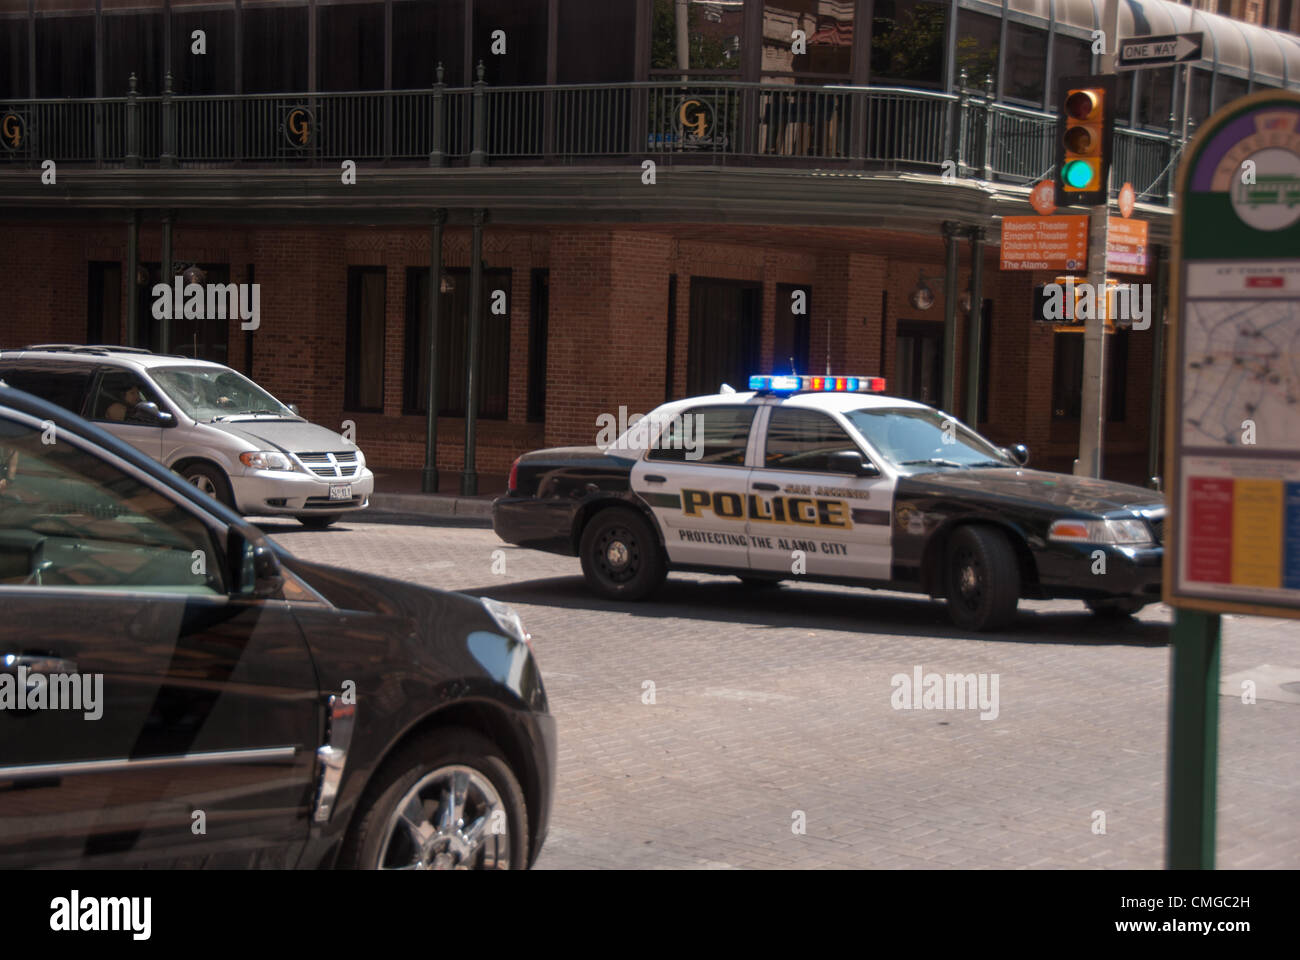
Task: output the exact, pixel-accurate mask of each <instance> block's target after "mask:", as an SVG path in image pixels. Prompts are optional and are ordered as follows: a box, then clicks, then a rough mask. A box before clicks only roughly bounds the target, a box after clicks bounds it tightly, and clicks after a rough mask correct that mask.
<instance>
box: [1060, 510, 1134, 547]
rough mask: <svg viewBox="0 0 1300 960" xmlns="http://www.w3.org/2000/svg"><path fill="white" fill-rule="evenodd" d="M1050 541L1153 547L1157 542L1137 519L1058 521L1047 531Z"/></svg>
mask: <svg viewBox="0 0 1300 960" xmlns="http://www.w3.org/2000/svg"><path fill="white" fill-rule="evenodd" d="M1047 539H1048V540H1057V541H1060V542H1063V543H1105V544H1110V545H1112V546H1117V547H1118V546H1123V547H1141V546H1152V545H1154V544H1155V540H1154V539H1152V537H1151V531H1150V529H1149V528H1148V527H1147V525H1146V524H1145V523H1143V522H1142V521H1141V520H1139V519H1137V518H1136V517H1122V518H1120V519H1117V520H1057V521H1056V522H1055V523H1053V524H1052V526H1051V528H1050V529H1049V530H1048V531H1047Z"/></svg>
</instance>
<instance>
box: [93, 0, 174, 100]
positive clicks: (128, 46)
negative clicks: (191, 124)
mask: <svg viewBox="0 0 1300 960" xmlns="http://www.w3.org/2000/svg"><path fill="white" fill-rule="evenodd" d="M102 55H103V59H104V96H106V97H124V96H126V95H127V92H128V91H129V90H130V89H131V74H133V73H134V74H135V76H136V79H137V81H138V82H139V87H138V89H139V91H140V94H141V95H142V96H146V97H153V96H157V95H158V94H160V93H162V88H163V66H164V60H165V58H166V55H165V54H164V52H163V15H162V14H161V13H120V14H115V15H113V16H108V15H107V14H106V15H105V16H104V46H103V50H102Z"/></svg>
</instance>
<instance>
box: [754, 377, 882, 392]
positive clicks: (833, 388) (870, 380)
mask: <svg viewBox="0 0 1300 960" xmlns="http://www.w3.org/2000/svg"><path fill="white" fill-rule="evenodd" d="M749 389H751V390H754V391H757V392H759V393H883V392H884V390H885V378H884V377H817V376H800V375H797V374H784V375H782V374H777V375H774V376H766V375H764V374H757V373H756V374H754V375H753V376H752V377H750V378H749Z"/></svg>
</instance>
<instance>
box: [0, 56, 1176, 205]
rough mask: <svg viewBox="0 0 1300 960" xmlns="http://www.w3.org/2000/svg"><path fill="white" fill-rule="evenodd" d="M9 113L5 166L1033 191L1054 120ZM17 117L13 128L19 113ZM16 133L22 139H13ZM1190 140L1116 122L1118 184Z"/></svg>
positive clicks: (671, 97) (759, 93)
mask: <svg viewBox="0 0 1300 960" xmlns="http://www.w3.org/2000/svg"><path fill="white" fill-rule="evenodd" d="M479 77H480V79H479V81H478V82H477V83H475V84H474V85H473V86H471V87H461V88H448V87H446V86H445V85H444V84H442V83H441V82H439V83H437V84H435V85H434V86H433V87H432V88H430V89H426V90H392V91H370V92H349V93H309V94H250V95H241V96H177V95H175V94H173V93H172V92H171V90H170V86H171V85H170V80H169V81H168V83H167V85H166V91H165V92H164V93H163V95H162V96H158V97H144V96H140V95H138V94H137V93H135V92H134V88H135V83H134V78H132V83H131V88H132V92H131V93H130V94H128V95H127V96H126V97H109V98H94V99H81V100H74V99H69V100H24V101H10V102H8V103H0V117H3V118H4V120H3V129H0V147H2V149H0V167H3V166H4V165H15V164H16V165H33V166H34V165H38V164H39V163H41V162H43V161H44V160H47V159H48V160H54V161H56V162H65V163H84V164H94V165H98V166H104V167H112V166H124V167H138V166H159V167H174V166H187V167H204V166H224V165H230V164H241V165H254V166H256V165H291V164H304V165H313V164H316V165H319V164H327V163H328V164H337V163H339V162H340V161H343V160H357V161H366V162H381V163H387V164H391V165H411V164H421V165H431V166H444V165H469V166H481V165H485V164H490V163H500V164H512V163H521V162H540V163H552V164H564V163H582V162H593V161H601V160H612V159H619V158H633V157H642V158H645V157H650V158H654V159H655V160H656V161H659V162H665V163H670V164H682V163H710V164H738V165H742V164H750V165H753V164H764V165H766V164H772V165H789V166H803V167H832V168H843V169H849V170H853V169H876V168H887V169H900V168H910V169H917V170H922V171H929V172H933V173H941V174H942V173H949V172H951V173H952V174H953V175H955V176H959V177H976V178H979V179H984V180H989V181H998V182H1004V183H1014V184H1029V183H1033V182H1035V181H1037V180H1039V179H1041V178H1043V177H1046V176H1050V175H1051V173H1052V163H1053V154H1054V147H1053V144H1054V136H1055V124H1056V120H1055V117H1054V116H1053V115H1051V114H1048V113H1043V112H1040V111H1034V110H1027V109H1024V108H1021V107H1015V106H1011V105H1008V104H1002V103H997V102H996V101H994V100H993V99H992V98H991V97H989V96H988V95H987V93H981V92H979V91H971V90H966V89H965V87H964V84H963V88H962V92H960V93H957V94H951V93H943V92H939V91H934V90H914V89H906V88H899V87H848V86H813V85H803V84H799V85H794V84H780V83H761V84H760V83H738V82H707V81H705V82H700V81H690V82H685V81H676V80H672V81H656V82H652V83H617V84H559V85H551V86H527V87H489V86H488V85H487V84H486V83H485V82H483V80H482V73H481V72H480V74H479ZM10 117H12V118H14V119H10ZM15 129H16V130H17V131H18V134H19V135H18V136H17V137H15V136H14V135H13V132H14V130H15ZM1181 145H1182V144H1181V141H1180V140H1179V139H1178V138H1177V137H1176V136H1174V135H1173V134H1169V135H1165V134H1153V133H1149V132H1145V131H1137V130H1128V129H1118V130H1116V133H1115V143H1114V169H1115V175H1114V178H1113V180H1112V182H1113V183H1114V184H1115V185H1116V187H1118V185H1119V184H1122V183H1124V182H1125V181H1129V182H1131V183H1133V185H1134V187H1135V188H1136V189H1137V192H1138V194H1139V195H1140V196H1141V197H1143V198H1144V199H1148V200H1151V201H1153V202H1156V203H1168V201H1169V196H1170V191H1171V188H1172V178H1173V169H1174V166H1175V163H1174V161H1175V160H1176V158H1177V156H1178V153H1179V151H1180V149H1181Z"/></svg>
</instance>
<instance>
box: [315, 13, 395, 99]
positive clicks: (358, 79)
mask: <svg viewBox="0 0 1300 960" xmlns="http://www.w3.org/2000/svg"><path fill="white" fill-rule="evenodd" d="M316 24H317V27H318V29H319V31H320V39H319V40H318V41H317V45H316V63H317V64H318V74H319V76H318V78H317V89H319V90H382V89H384V53H385V50H384V5H383V4H382V3H347V4H341V5H339V6H328V7H327V6H321V7H318V8H317V10H316Z"/></svg>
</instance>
